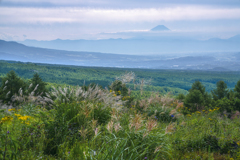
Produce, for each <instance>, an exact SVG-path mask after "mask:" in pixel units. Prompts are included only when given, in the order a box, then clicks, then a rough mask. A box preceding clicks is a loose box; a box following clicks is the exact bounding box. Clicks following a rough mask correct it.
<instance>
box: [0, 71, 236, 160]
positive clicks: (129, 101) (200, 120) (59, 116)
mask: <svg viewBox="0 0 240 160" xmlns="http://www.w3.org/2000/svg"><path fill="white" fill-rule="evenodd" d="M9 75H10V74H9ZM9 75H8V76H9ZM128 76H129V77H130V79H129V77H128ZM5 80H6V79H3V82H4V83H3V85H2V88H3V89H2V90H3V91H2V93H3V92H4V90H5V89H6V88H7V87H4V85H6V86H7V84H9V83H11V82H8V81H5ZM121 80H122V81H120V80H116V81H114V82H113V83H112V84H111V85H110V86H109V88H105V89H103V88H101V87H99V86H98V85H92V86H91V85H90V86H68V87H64V88H61V87H58V88H55V87H52V88H51V90H49V91H48V92H46V93H45V95H43V94H35V93H36V92H37V89H38V88H39V87H40V86H36V87H33V88H34V89H33V90H32V91H31V92H27V91H23V90H22V88H20V89H19V91H18V93H16V94H14V96H12V97H11V99H10V100H9V101H8V102H7V103H6V101H5V102H2V104H1V110H0V159H3V160H7V159H22V160H27V159H29V160H32V159H36V160H40V159H49V160H54V159H62V160H68V159H69V160H72V159H76V160H77V159H79V160H83V159H86V160H94V159H96V160H104V159H106V160H110V159H112V160H127V159H133V160H134V159H135V160H145V159H149V160H154V159H155V160H159V159H163V160H164V159H165V160H168V159H169V160H171V159H174V160H178V159H179V160H180V159H183V160H186V159H190V160H193V159H195V160H205V159H206V160H214V159H217V160H225V159H226V160H237V159H240V147H239V146H240V136H239V135H240V134H239V133H240V121H239V120H240V113H239V107H238V105H237V103H238V101H236V99H237V98H236V97H237V93H238V90H237V87H236V89H235V90H234V91H235V92H236V94H233V93H232V94H231V95H227V96H226V97H224V98H221V99H220V98H219V99H216V100H213V99H214V98H210V101H206V99H207V98H206V97H205V98H204V99H202V101H199V100H197V99H194V100H193V101H192V99H191V98H192V97H194V95H195V93H198V92H195V91H196V90H200V91H201V90H202V89H204V93H203V94H200V92H199V95H198V97H201V96H203V97H204V96H209V94H208V93H205V88H204V87H203V86H201V84H200V83H194V84H193V85H192V91H191V90H190V91H189V93H188V95H181V96H180V95H179V96H178V97H173V95H171V94H165V95H161V94H157V93H154V94H151V96H150V97H147V98H144V97H143V98H141V99H135V98H134V97H132V96H131V94H130V92H131V90H130V89H129V88H128V87H127V85H126V84H125V83H127V82H130V81H131V80H132V79H131V74H126V75H125V80H123V79H121ZM124 82H125V83H124ZM197 85H198V89H194V87H195V88H196V86H197ZM201 87H202V88H201ZM4 88H5V89H4ZM29 88H30V87H29ZM25 93H28V94H25ZM214 93H215V92H214ZM8 94H9V93H8V92H7V94H6V95H4V96H5V98H6V97H7V95H8ZM213 95H214V94H213ZM216 95H218V94H217V93H216ZM234 96H236V97H235V98H233V99H232V97H234ZM213 97H214V96H213ZM205 101H206V102H205ZM206 103H211V105H208V104H206ZM229 108H231V109H230V110H229Z"/></svg>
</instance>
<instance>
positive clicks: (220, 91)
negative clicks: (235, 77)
mask: <svg viewBox="0 0 240 160" xmlns="http://www.w3.org/2000/svg"><path fill="white" fill-rule="evenodd" d="M228 94H229V93H228V90H227V84H226V83H225V82H224V81H218V82H217V89H214V90H213V91H212V95H213V99H214V100H218V99H222V98H224V97H227V96H228Z"/></svg>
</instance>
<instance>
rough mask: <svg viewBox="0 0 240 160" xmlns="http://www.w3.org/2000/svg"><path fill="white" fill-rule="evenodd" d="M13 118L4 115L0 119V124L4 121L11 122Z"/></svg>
mask: <svg viewBox="0 0 240 160" xmlns="http://www.w3.org/2000/svg"><path fill="white" fill-rule="evenodd" d="M12 120H13V117H11V116H5V117H3V118H2V119H1V121H0V124H2V123H4V122H11V121H12Z"/></svg>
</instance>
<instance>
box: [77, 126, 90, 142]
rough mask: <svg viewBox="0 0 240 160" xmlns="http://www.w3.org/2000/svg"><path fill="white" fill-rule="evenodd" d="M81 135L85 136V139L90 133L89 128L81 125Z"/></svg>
mask: <svg viewBox="0 0 240 160" xmlns="http://www.w3.org/2000/svg"><path fill="white" fill-rule="evenodd" d="M79 133H80V135H81V136H82V137H83V139H84V140H85V139H86V137H87V134H88V129H87V128H86V129H84V128H83V127H81V129H80V130H79Z"/></svg>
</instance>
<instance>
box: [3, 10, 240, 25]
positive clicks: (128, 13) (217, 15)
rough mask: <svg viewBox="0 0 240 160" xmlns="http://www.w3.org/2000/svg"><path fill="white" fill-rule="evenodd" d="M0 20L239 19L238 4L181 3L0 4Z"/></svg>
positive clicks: (15, 22)
mask: <svg viewBox="0 0 240 160" xmlns="http://www.w3.org/2000/svg"><path fill="white" fill-rule="evenodd" d="M0 10H1V12H0V24H9V23H12V24H17V23H30V24H31V23H43V24H44V23H109V22H114V23H125V22H131V23H132V22H154V21H181V20H191V21H196V20H218V19H240V8H212V7H204V6H200V7H199V6H181V7H172V8H170V7H169V8H157V9H156V8H148V9H93V8H72V7H67V8H66V7H64V8H27V7H26V8H19V7H0Z"/></svg>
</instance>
